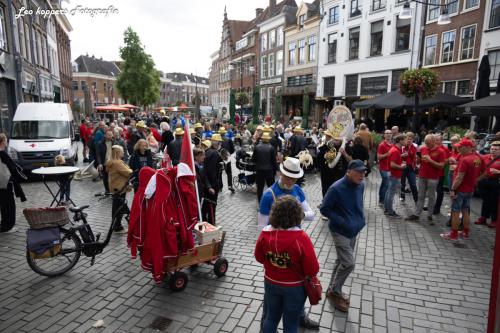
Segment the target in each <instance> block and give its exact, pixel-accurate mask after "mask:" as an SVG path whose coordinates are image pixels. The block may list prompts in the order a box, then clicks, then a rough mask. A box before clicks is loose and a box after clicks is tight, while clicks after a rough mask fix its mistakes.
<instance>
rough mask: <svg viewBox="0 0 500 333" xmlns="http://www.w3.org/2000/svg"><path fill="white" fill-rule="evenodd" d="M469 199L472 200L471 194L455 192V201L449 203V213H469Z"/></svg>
mask: <svg viewBox="0 0 500 333" xmlns="http://www.w3.org/2000/svg"><path fill="white" fill-rule="evenodd" d="M470 199H472V193H465V192H457V193H456V197H455V199H453V200H452V201H451V211H452V212H454V213H456V212H460V211H469V210H470Z"/></svg>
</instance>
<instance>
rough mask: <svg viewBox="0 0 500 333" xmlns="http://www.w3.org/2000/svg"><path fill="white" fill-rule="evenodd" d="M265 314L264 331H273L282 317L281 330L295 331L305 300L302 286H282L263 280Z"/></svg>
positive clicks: (290, 332) (270, 332)
mask: <svg viewBox="0 0 500 333" xmlns="http://www.w3.org/2000/svg"><path fill="white" fill-rule="evenodd" d="M264 298H265V302H266V315H265V319H264V327H263V332H264V333H275V332H276V330H277V329H278V324H279V322H280V320H281V317H283V332H284V333H296V332H297V331H298V328H299V320H300V314H301V312H302V310H303V309H304V303H305V302H306V291H305V289H304V286H297V287H283V286H279V285H276V284H272V283H269V282H267V281H265V282H264Z"/></svg>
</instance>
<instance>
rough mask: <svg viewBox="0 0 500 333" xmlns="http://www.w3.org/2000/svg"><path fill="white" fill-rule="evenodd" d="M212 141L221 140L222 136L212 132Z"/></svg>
mask: <svg viewBox="0 0 500 333" xmlns="http://www.w3.org/2000/svg"><path fill="white" fill-rule="evenodd" d="M212 141H216V142H222V137H221V136H220V134H219V133H215V134H212Z"/></svg>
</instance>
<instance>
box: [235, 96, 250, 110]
mask: <svg viewBox="0 0 500 333" xmlns="http://www.w3.org/2000/svg"><path fill="white" fill-rule="evenodd" d="M249 102H250V99H249V98H248V94H247V93H246V92H240V93H238V94H237V95H236V104H237V105H239V106H241V107H243V105H247V104H248V103H249Z"/></svg>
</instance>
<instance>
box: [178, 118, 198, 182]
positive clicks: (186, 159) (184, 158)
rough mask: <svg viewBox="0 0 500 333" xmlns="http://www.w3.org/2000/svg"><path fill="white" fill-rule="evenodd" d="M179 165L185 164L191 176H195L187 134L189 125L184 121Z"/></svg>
mask: <svg viewBox="0 0 500 333" xmlns="http://www.w3.org/2000/svg"><path fill="white" fill-rule="evenodd" d="M179 163H185V164H186V165H187V166H188V167H189V169H191V172H192V173H193V175H194V174H195V169H194V160H193V152H192V149H191V136H190V134H189V125H188V124H187V121H186V126H185V127H184V137H183V138H182V148H181V157H180V160H179Z"/></svg>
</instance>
